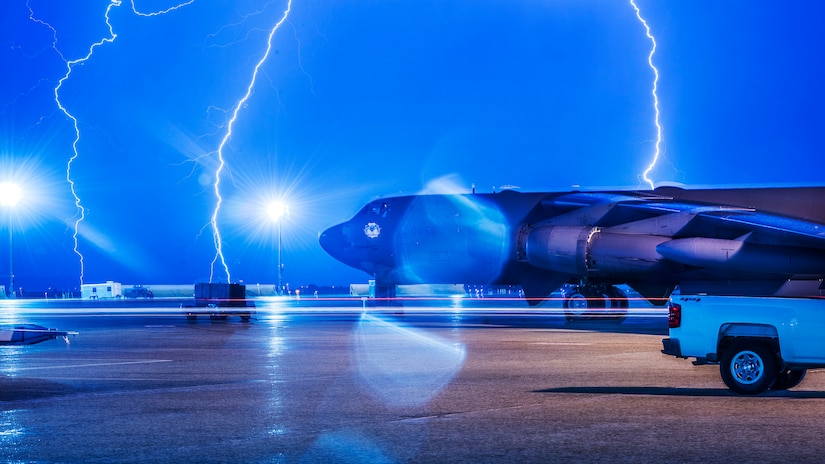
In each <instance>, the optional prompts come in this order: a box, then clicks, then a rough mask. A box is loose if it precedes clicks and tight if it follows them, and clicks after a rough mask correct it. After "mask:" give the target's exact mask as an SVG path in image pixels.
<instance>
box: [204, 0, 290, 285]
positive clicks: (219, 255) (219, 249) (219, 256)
mask: <svg viewBox="0 0 825 464" xmlns="http://www.w3.org/2000/svg"><path fill="white" fill-rule="evenodd" d="M291 9H292V0H289V1H288V2H287V6H286V10H284V15H283V17H281V19H280V20H279V21H278V22H277V23H276V24H275V26H273V27H272V30H270V31H269V37H268V39H267V42H266V51H265V52H264V54H263V56H262V57H261V59H260V60H259V61H258V64H256V65H255V69H254V71H253V72H252V78H251V79H250V81H249V85H248V86H247V88H246V93H245V94H244V96H243V97H242V98H241V99H240V100H238V102H237V103H236V104H235V108H234V109H233V110H232V117H231V118H230V119H229V122H228V123H227V129H226V134H225V135H224V137H223V139H222V140H221V143H220V145H218V168H217V169H216V170H215V183H214V190H215V210H214V212H213V213H212V219H211V221H210V224H211V225H212V238H213V240H214V243H215V257H214V258H213V259H212V264H211V266H210V269H209V282H210V283H211V282H212V280H213V278H214V276H215V265H216V264H217V263H218V260H220V262H221V265H222V266H223V269H224V272H225V273H226V281H227V282H231V277H230V275H229V266H228V265H227V264H226V258H225V257H224V255H223V245H222V241H223V240H222V239H221V232H220V230H219V229H218V213H219V212H220V209H221V204H222V203H223V197H222V196H221V190H220V184H221V173H222V172H223V170H224V168H225V167H226V159H225V158H224V155H223V150H224V148H225V147H226V144H227V143H228V142H229V139H230V138H231V137H232V127H233V126H234V125H235V121H236V120H237V119H238V113H239V112H240V111H241V108H242V107H243V106H244V105H245V104H246V102H247V100H249V97H250V96H251V95H252V89H253V88H254V87H255V81H256V80H257V79H258V71H260V69H261V66H263V64H264V63H265V62H266V60H267V58H268V57H269V53H270V51H271V50H272V38H273V37H274V36H275V32H277V31H278V29H280V27H281V25H282V24H283V23H284V21H286V19H287V17H288V16H289V12H290V10H291Z"/></svg>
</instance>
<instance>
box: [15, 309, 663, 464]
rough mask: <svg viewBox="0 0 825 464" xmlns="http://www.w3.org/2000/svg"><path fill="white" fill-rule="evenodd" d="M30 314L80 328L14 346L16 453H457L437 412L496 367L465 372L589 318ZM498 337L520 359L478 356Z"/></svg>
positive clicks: (642, 325) (276, 312) (642, 322)
mask: <svg viewBox="0 0 825 464" xmlns="http://www.w3.org/2000/svg"><path fill="white" fill-rule="evenodd" d="M519 311H521V310H519ZM15 317H16V318H17V319H25V320H26V321H27V322H33V323H38V324H41V325H44V326H47V327H59V328H60V329H67V330H75V331H78V332H79V334H78V335H76V336H73V337H70V339H69V340H68V342H64V341H63V340H60V339H58V340H52V341H49V342H44V343H41V344H38V345H32V346H22V347H21V346H9V347H2V348H0V461H6V462H146V461H149V462H160V461H163V462H172V461H178V462H229V461H231V462H317V461H326V462H413V461H417V460H419V459H422V458H425V457H429V458H430V459H432V458H433V456H443V457H444V458H445V459H446V460H449V459H448V457H449V456H451V453H452V451H453V450H452V449H451V448H450V445H449V443H461V441H458V442H455V441H452V442H451V441H447V442H444V443H445V444H439V443H440V442H439V440H435V437H440V436H442V432H443V430H442V427H438V428H434V427H433V424H435V423H437V422H438V421H443V419H444V418H448V417H450V414H452V413H454V412H455V411H457V410H461V409H462V408H467V405H468V404H471V403H472V402H473V401H474V399H483V397H484V391H486V390H485V389H486V388H487V387H486V386H485V384H484V383H483V382H482V384H481V385H480V386H475V387H474V386H472V384H471V385H470V387H465V386H462V385H466V384H464V383H462V382H464V381H463V380H460V379H459V378H460V377H462V376H465V377H466V376H470V378H473V376H475V375H479V374H480V373H483V372H485V370H486V371H488V373H490V372H492V373H493V376H492V379H496V378H500V379H504V380H506V378H507V376H508V375H511V374H512V372H511V371H510V370H509V367H508V366H510V365H511V363H512V362H513V359H510V357H513V356H515V357H516V359H517V358H518V351H517V350H518V348H515V347H508V346H504V347H503V348H502V347H501V346H498V343H499V341H498V337H499V336H504V337H505V338H506V337H510V336H511V335H510V334H511V331H522V332H523V331H534V332H535V331H539V332H536V335H531V336H538V337H539V339H546V338H547V334H548V332H547V331H552V330H562V331H567V330H569V329H571V328H573V329H575V328H576V323H573V324H572V325H571V323H569V322H568V321H566V320H565V318H564V317H563V315H562V314H558V313H541V312H532V313H531V312H521V313H519V312H518V311H509V312H508V311H504V312H501V311H497V310H492V311H487V312H483V313H473V312H467V313H463V312H460V311H456V310H455V308H449V307H444V308H439V307H434V308H425V309H410V308H383V309H382V308H372V309H369V310H366V309H365V308H358V307H355V308H343V309H341V308H338V309H332V308H325V307H324V306H323V305H318V306H315V307H313V308H306V307H303V308H295V307H290V308H287V310H283V308H279V307H277V306H270V307H267V306H266V305H263V306H262V307H260V308H259V310H258V313H257V314H256V317H255V318H254V319H253V320H252V321H250V322H242V321H240V320H238V319H232V318H230V319H228V320H221V321H212V320H209V318H199V319H197V320H194V321H192V320H187V319H186V318H185V317H183V316H182V315H181V314H180V312H179V311H176V310H175V309H174V308H172V309H163V308H157V307H155V308H144V309H141V308H129V310H128V311H121V310H119V309H117V308H112V309H111V311H107V310H106V309H105V308H97V309H96V310H95V312H92V313H90V312H84V310H82V309H66V310H50V311H39V310H36V309H31V308H27V309H25V310H21V311H20V312H18V313H16V315H15ZM582 324H587V323H582ZM664 324H665V322H664V319H663V317H662V315H661V314H658V313H645V314H644V316H643V317H642V316H640V317H639V318H637V319H635V320H634V319H633V318H629V319H628V320H625V321H624V322H622V323H621V324H617V323H615V322H610V321H606V322H598V321H597V322H595V323H590V325H587V326H583V327H586V329H587V330H588V331H592V330H596V331H598V330H605V331H620V332H621V331H624V332H629V333H641V334H652V333H658V332H662V331H663V326H664ZM620 326H621V327H620ZM488 337H489V339H488ZM651 339H653V338H651ZM479 340H488V341H484V342H480V341H479ZM486 343H493V344H494V345H495V346H497V348H496V349H497V350H498V349H505V352H506V356H507V357H508V359H506V360H504V361H501V360H499V361H495V360H494V361H492V362H490V363H485V364H483V365H474V366H473V367H472V368H468V366H467V363H469V362H472V360H473V356H485V355H482V354H481V353H483V352H484V350H486V349H488V348H486V347H485V346H484V345H485V344H486ZM502 343H503V342H502ZM510 350H515V351H510ZM497 362H499V363H502V362H503V364H496V363H497ZM525 362H526V363H527V364H525V365H530V366H533V367H535V366H536V365H537V364H536V362H537V361H536V360H533V361H530V360H527V359H526V360H525ZM496 370H499V371H500V373H499V374H495V372H494V371H496ZM539 386H547V385H546V384H540V385H539ZM476 387H478V390H477V391H476V390H474V388H476ZM511 387H512V386H507V385H506V384H505V385H504V388H511ZM467 388H469V390H468V389H467ZM515 388H516V389H517V390H518V391H521V392H524V391H526V390H525V389H524V388H522V387H515ZM451 389H452V390H454V391H452V392H451V391H450V390H451ZM522 394H523V393H522ZM456 395H458V396H457V397H456ZM479 395H481V396H479ZM519 396H521V394H520V395H519ZM514 399H515V397H514ZM484 401H488V400H486V399H484ZM487 407H489V405H486V406H483V408H487ZM495 407H496V408H497V407H505V408H509V407H513V404H512V402H510V401H508V404H507V405H496V406H495ZM470 409H472V408H470ZM462 427H463V425H462ZM480 439H482V440H483V439H484V438H483V437H480ZM442 446H446V448H445V449H441V447H442ZM539 456H540V455H539ZM482 457H483V456H482ZM525 457H529V455H526V456H525Z"/></svg>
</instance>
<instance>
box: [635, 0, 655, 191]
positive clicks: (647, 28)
mask: <svg viewBox="0 0 825 464" xmlns="http://www.w3.org/2000/svg"><path fill="white" fill-rule="evenodd" d="M630 5H632V6H633V9H634V10H636V18H638V19H639V22H641V23H642V25H643V26H644V27H645V31H646V34H647V38H648V39H650V41H651V42H652V43H653V46H652V47H651V49H650V54H649V55H647V64H648V66H650V69H652V70H653V74H654V76H655V77H654V78H653V90H652V91H651V94H652V95H653V108H654V110H655V111H656V118H655V123H656V151H655V152H654V153H653V161H651V163H650V165H648V167H647V169H645V171H644V172H643V173H642V179H643V180H644V181H645V182H647V183H648V185H650V189H651V190H653V188H654V185H653V180H651V179H650V178H649V177H648V174H650V172H651V171H652V170H653V168H654V167H655V166H656V163H657V162H658V161H659V154H660V153H661V151H660V150H661V145H662V125H661V124H660V123H659V96H658V94H657V93H656V90H658V85H659V70H658V69H656V66H655V65H654V64H653V55H654V54H655V53H656V38H655V37H653V34H651V33H650V26H648V25H647V21H645V19H644V18H642V12H641V11H640V10H639V7H638V6H637V5H636V2H635V0H630Z"/></svg>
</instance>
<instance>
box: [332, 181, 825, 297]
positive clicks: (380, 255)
mask: <svg viewBox="0 0 825 464" xmlns="http://www.w3.org/2000/svg"><path fill="white" fill-rule="evenodd" d="M320 242H321V246H322V247H323V248H324V250H326V251H327V252H328V253H329V254H330V255H332V256H333V257H334V258H336V259H337V260H339V261H341V262H343V263H345V264H347V265H349V266H352V267H354V268H356V269H360V270H362V271H364V272H366V273H368V274H370V275H371V276H373V277H374V278H375V281H376V290H377V291H376V296H384V297H394V296H395V286H396V285H399V284H418V283H430V284H475V285H519V286H521V288H522V290H523V292H524V294H525V297H526V298H527V300H528V302H529V303H530V304H531V305H535V304H539V303H540V302H542V301H543V300H546V299H547V298H548V297H549V295H550V294H551V293H552V292H553V291H555V290H557V289H559V288H561V287H562V286H564V287H565V288H566V289H567V290H566V292H565V293H564V295H565V297H566V299H567V300H566V301H565V307H573V306H575V307H579V308H580V307H582V305H583V306H584V307H592V306H595V305H598V306H599V307H622V305H624V307H626V305H627V303H626V300H625V299H624V296H625V295H624V293H623V292H622V290H621V289H620V288H618V287H617V285H626V286H629V287H631V288H632V289H633V290H635V291H637V292H639V293H640V294H641V295H642V296H644V297H645V298H647V299H649V300H650V301H651V302H652V303H654V304H664V303H665V300H664V299H665V298H667V297H668V296H669V295H670V293H671V292H672V291H673V290H674V288H675V287H676V286H679V287H680V288H681V291H682V292H683V293H701V292H705V293H713V294H720V295H751V296H770V295H777V296H812V295H813V296H816V295H822V294H823V292H825V287H823V278H825V187H792V188H737V189H696V190H691V189H683V188H679V187H660V188H657V189H655V190H653V191H594V192H586V191H570V192H555V193H553V192H548V193H520V192H517V191H513V190H504V191H501V192H499V193H488V194H476V193H472V194H455V195H453V194H450V195H411V196H400V197H393V198H383V199H378V200H375V201H372V202H370V203H369V204H367V205H366V206H364V207H363V208H362V209H361V210H360V211H359V212H358V213H357V214H356V215H355V216H354V217H353V218H352V219H351V220H349V221H347V222H345V223H343V224H338V225H335V226H333V227H331V228H329V229H327V230H325V231H324V232H323V233H322V234H321V235H320ZM623 301H624V302H623ZM576 305H578V306H576Z"/></svg>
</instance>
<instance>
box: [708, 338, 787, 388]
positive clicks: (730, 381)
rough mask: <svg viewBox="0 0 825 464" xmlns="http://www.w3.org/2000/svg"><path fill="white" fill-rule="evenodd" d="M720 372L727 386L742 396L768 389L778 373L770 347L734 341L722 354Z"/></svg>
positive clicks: (750, 342) (754, 342)
mask: <svg viewBox="0 0 825 464" xmlns="http://www.w3.org/2000/svg"><path fill="white" fill-rule="evenodd" d="M719 371H720V373H721V374H722V381H724V382H725V385H727V386H728V388H730V389H731V391H733V392H736V393H739V394H742V395H758V394H760V393H763V392H765V391H767V390H768V389H769V388H771V385H773V383H774V381H775V380H776V376H777V372H778V371H777V368H776V359H775V358H774V355H773V353H772V352H771V350H770V349H769V348H768V347H767V346H766V345H765V344H763V343H759V342H756V341H738V342H734V343H733V344H732V345H731V346H730V347H729V348H728V349H727V350H726V351H725V353H724V354H723V355H722V361H721V364H720V365H719Z"/></svg>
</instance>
